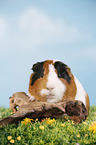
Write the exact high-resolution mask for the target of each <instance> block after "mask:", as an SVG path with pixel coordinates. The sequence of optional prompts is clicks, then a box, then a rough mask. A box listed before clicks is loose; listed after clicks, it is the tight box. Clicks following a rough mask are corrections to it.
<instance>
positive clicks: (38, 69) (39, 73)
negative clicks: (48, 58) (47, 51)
mask: <svg viewBox="0 0 96 145" xmlns="http://www.w3.org/2000/svg"><path fill="white" fill-rule="evenodd" d="M43 64H44V62H38V63H36V64H34V65H33V68H32V70H33V72H34V75H33V76H32V83H31V85H33V84H34V83H35V81H36V80H37V79H39V78H43V76H44V68H43Z"/></svg>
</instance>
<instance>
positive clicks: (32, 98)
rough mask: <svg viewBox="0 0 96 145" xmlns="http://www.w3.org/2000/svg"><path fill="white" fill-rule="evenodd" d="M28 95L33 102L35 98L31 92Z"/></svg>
mask: <svg viewBox="0 0 96 145" xmlns="http://www.w3.org/2000/svg"><path fill="white" fill-rule="evenodd" d="M27 95H28V96H29V97H30V98H29V100H31V101H33V100H34V99H35V97H34V96H31V95H30V93H29V92H28V93H27Z"/></svg>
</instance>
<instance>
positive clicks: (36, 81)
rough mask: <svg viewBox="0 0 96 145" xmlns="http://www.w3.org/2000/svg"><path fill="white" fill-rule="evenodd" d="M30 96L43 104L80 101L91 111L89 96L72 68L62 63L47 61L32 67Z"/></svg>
mask: <svg viewBox="0 0 96 145" xmlns="http://www.w3.org/2000/svg"><path fill="white" fill-rule="evenodd" d="M32 70H33V73H32V74H31V76H30V81H29V88H28V96H30V99H32V100H34V99H36V100H38V101H43V102H52V103H55V102H60V101H64V100H69V101H72V100H80V101H82V102H83V104H84V105H85V107H86V109H87V111H89V96H88V94H87V93H86V92H85V90H84V88H83V86H82V85H81V83H80V82H79V81H78V79H77V78H76V77H75V76H74V75H73V74H72V72H71V70H70V68H69V67H68V66H67V65H66V64H64V63H63V62H61V61H53V60H46V61H43V62H37V63H36V64H34V65H33V67H32Z"/></svg>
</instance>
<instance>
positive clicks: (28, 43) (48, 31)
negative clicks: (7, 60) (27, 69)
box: [0, 7, 89, 55]
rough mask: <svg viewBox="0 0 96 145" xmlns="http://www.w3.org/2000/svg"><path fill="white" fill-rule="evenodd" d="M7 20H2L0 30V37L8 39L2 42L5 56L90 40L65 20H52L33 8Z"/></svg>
mask: <svg viewBox="0 0 96 145" xmlns="http://www.w3.org/2000/svg"><path fill="white" fill-rule="evenodd" d="M7 17H8V16H7ZM6 19H7V20H6V21H7V23H6V22H4V21H3V20H1V27H2V29H0V30H1V34H0V35H3V34H6V39H4V41H2V42H1V45H2V53H3V54H4V55H5V52H8V50H9V51H11V50H12V49H16V50H19V51H21V52H24V51H25V53H26V52H28V50H29V51H31V50H32V51H35V50H36V49H38V47H40V46H42V45H44V44H48V43H52V44H55V43H64V44H66V42H67V43H72V42H77V41H79V40H84V39H89V38H88V37H87V38H86V36H85V34H83V33H81V32H80V30H79V29H78V28H76V27H75V26H72V25H71V24H68V23H67V22H65V21H64V20H63V19H59V18H58V19H56V18H52V17H51V16H49V15H47V14H46V13H44V12H42V11H41V10H39V9H36V8H33V7H32V8H30V9H28V10H26V11H24V12H22V13H21V14H20V13H19V15H16V16H11V18H10V17H9V20H8V18H6ZM7 26H8V27H7ZM9 26H10V27H9ZM6 50H7V51H6ZM0 51H1V50H0Z"/></svg>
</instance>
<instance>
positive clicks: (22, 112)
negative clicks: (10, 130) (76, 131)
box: [0, 101, 88, 126]
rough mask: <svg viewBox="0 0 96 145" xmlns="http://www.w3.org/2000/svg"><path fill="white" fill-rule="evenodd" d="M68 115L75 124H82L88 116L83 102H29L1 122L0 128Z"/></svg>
mask: <svg viewBox="0 0 96 145" xmlns="http://www.w3.org/2000/svg"><path fill="white" fill-rule="evenodd" d="M64 115H67V116H68V117H69V118H70V119H72V120H73V121H74V122H75V123H80V122H82V121H83V120H85V119H86V117H87V116H88V111H87V110H86V108H85V106H84V104H83V103H82V102H81V101H64V102H59V103H48V102H28V103H27V104H24V105H21V106H19V110H18V111H16V113H15V114H13V115H11V116H8V117H5V118H3V119H1V120H0V126H4V125H6V124H12V123H17V122H18V121H20V120H22V119H24V118H25V117H28V118H33V119H36V118H39V119H40V118H44V117H52V118H59V117H63V116H64Z"/></svg>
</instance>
